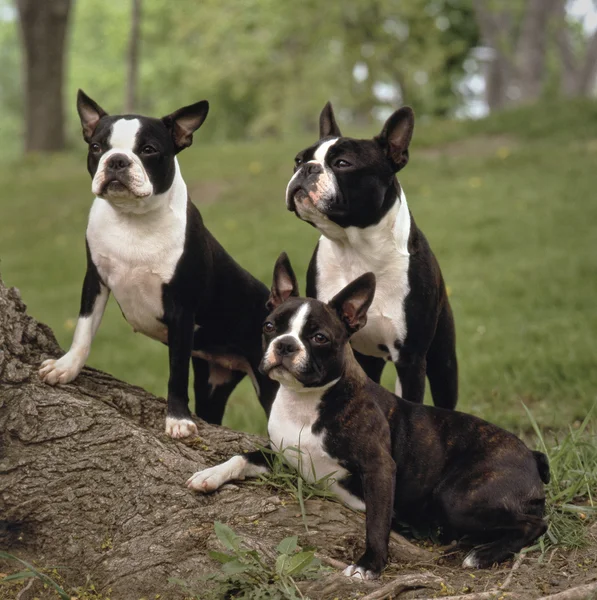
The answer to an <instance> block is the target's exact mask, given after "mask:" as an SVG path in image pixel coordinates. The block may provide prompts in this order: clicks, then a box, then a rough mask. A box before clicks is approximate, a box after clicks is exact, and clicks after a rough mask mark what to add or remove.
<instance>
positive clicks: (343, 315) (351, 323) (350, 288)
mask: <svg viewBox="0 0 597 600" xmlns="http://www.w3.org/2000/svg"><path fill="white" fill-rule="evenodd" d="M374 296H375V275H374V274H373V273H365V274H364V275H361V276H360V277H358V278H357V279H355V280H354V281H353V282H351V283H349V284H348V285H347V286H346V287H345V288H344V289H343V290H340V291H339V292H338V293H337V294H336V295H335V296H334V297H333V298H332V299H331V300H330V302H329V306H330V307H331V308H332V309H333V310H335V311H336V313H337V315H338V317H340V320H341V321H342V322H343V323H344V325H345V326H346V329H347V331H348V334H349V335H352V334H353V333H356V332H357V331H358V330H359V329H362V328H363V327H365V325H366V323H367V311H368V310H369V307H370V306H371V302H373V297H374Z"/></svg>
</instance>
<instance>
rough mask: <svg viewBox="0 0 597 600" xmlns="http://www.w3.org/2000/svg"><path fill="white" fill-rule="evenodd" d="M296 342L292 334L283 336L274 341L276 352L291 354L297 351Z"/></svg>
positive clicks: (284, 354)
mask: <svg viewBox="0 0 597 600" xmlns="http://www.w3.org/2000/svg"><path fill="white" fill-rule="evenodd" d="M298 349H299V347H298V344H297V342H296V339H295V338H293V337H292V336H289V335H288V336H285V337H283V338H281V339H279V340H278V341H277V342H276V347H275V350H276V354H277V355H278V356H291V355H292V354H296V353H297V352H298Z"/></svg>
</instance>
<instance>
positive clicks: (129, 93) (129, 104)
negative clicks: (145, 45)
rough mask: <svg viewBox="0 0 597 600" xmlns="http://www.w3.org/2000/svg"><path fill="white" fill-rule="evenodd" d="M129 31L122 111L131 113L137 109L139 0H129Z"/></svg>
mask: <svg viewBox="0 0 597 600" xmlns="http://www.w3.org/2000/svg"><path fill="white" fill-rule="evenodd" d="M131 2H132V14H131V31H130V37H129V48H128V55H127V73H126V101H125V105H124V111H125V112H126V113H129V114H130V113H133V112H135V110H136V109H137V83H138V80H139V43H140V37H141V34H140V31H141V0H131Z"/></svg>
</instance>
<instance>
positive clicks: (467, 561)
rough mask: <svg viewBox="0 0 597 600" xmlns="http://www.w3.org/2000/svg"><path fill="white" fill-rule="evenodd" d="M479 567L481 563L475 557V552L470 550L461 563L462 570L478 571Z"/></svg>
mask: <svg viewBox="0 0 597 600" xmlns="http://www.w3.org/2000/svg"><path fill="white" fill-rule="evenodd" d="M480 567H481V561H480V560H479V557H478V556H477V553H476V552H475V550H471V551H470V552H469V553H468V554H467V555H466V556H465V557H464V560H463V561H462V568H463V569H479V568H480Z"/></svg>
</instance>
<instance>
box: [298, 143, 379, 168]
mask: <svg viewBox="0 0 597 600" xmlns="http://www.w3.org/2000/svg"><path fill="white" fill-rule="evenodd" d="M297 156H298V157H300V158H301V160H302V161H303V162H309V161H312V160H314V161H317V162H320V163H324V162H325V163H329V162H330V161H331V160H333V159H335V158H338V157H339V156H341V157H342V158H344V159H346V160H351V159H352V160H353V161H356V159H357V158H359V160H360V161H361V162H367V160H372V161H373V160H379V158H380V157H381V156H383V152H382V150H381V148H380V146H379V144H377V143H376V142H375V141H374V140H358V139H354V138H346V137H340V138H324V139H323V140H319V141H318V142H316V143H315V144H313V145H312V146H309V147H308V148H305V150H302V151H301V152H299V153H298V155H297Z"/></svg>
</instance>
